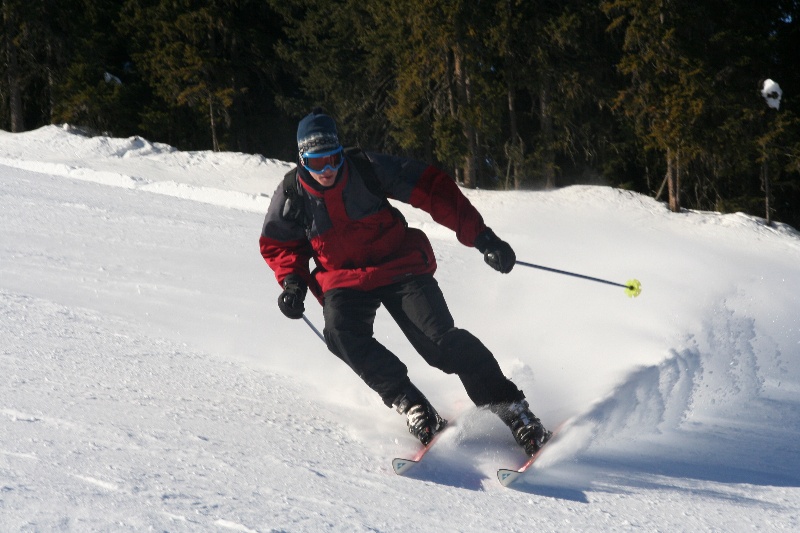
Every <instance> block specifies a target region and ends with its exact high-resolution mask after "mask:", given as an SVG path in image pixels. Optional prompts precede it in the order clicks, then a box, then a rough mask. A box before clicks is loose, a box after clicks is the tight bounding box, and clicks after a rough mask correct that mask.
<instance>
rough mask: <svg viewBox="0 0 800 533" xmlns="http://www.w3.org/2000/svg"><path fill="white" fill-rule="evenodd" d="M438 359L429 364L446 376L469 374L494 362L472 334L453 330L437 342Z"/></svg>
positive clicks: (488, 352)
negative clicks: (446, 374)
mask: <svg viewBox="0 0 800 533" xmlns="http://www.w3.org/2000/svg"><path fill="white" fill-rule="evenodd" d="M438 345H439V359H438V361H436V362H431V363H432V364H434V366H436V367H437V368H439V369H441V370H442V371H444V372H446V373H448V374H469V373H474V372H476V371H478V370H480V369H481V368H482V367H484V366H485V365H486V364H487V363H490V362H492V361H494V355H492V352H490V351H489V349H488V348H487V347H486V346H484V345H483V343H482V342H481V341H480V340H479V339H478V338H477V337H476V336H475V335H473V334H472V333H470V332H469V331H467V330H465V329H459V328H453V329H451V330H450V331H448V332H447V333H445V334H444V335H443V336H442V338H441V339H439V342H438Z"/></svg>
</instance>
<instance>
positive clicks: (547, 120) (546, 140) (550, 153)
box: [539, 81, 556, 189]
mask: <svg viewBox="0 0 800 533" xmlns="http://www.w3.org/2000/svg"><path fill="white" fill-rule="evenodd" d="M539 121H540V124H541V134H542V136H541V140H542V144H544V150H542V178H543V179H544V186H545V189H555V187H556V154H555V151H554V150H553V137H554V133H553V116H552V115H551V114H550V89H549V87H548V82H547V81H545V82H543V83H542V87H541V88H540V90H539Z"/></svg>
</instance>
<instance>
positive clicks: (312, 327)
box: [303, 315, 325, 342]
mask: <svg viewBox="0 0 800 533" xmlns="http://www.w3.org/2000/svg"><path fill="white" fill-rule="evenodd" d="M303 320H304V321H305V323H306V324H308V327H310V328H311V331H313V332H314V333H316V334H317V337H319V338H320V340H322V342H325V337H323V336H322V333H320V332H319V330H318V329H317V328H315V327H314V324H312V323H311V321H310V320H309V319H308V317H307V316H306V315H303Z"/></svg>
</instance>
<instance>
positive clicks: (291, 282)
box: [259, 108, 551, 455]
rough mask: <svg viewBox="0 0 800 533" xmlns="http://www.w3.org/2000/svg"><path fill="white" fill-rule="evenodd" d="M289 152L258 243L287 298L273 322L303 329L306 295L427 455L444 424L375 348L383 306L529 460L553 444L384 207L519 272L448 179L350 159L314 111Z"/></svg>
mask: <svg viewBox="0 0 800 533" xmlns="http://www.w3.org/2000/svg"><path fill="white" fill-rule="evenodd" d="M297 149H298V154H299V164H298V166H297V168H296V169H294V170H292V171H291V173H290V174H287V177H286V179H285V180H284V183H282V184H281V185H280V186H279V187H278V189H277V190H276V191H275V194H274V196H273V197H272V201H271V203H270V206H269V209H268V211H267V215H266V218H265V220H264V225H263V228H262V232H261V238H260V241H259V244H260V247H261V255H262V256H263V257H264V259H265V260H266V262H267V264H268V265H269V267H270V268H271V269H272V270H273V271H274V273H275V277H276V279H277V280H278V283H279V284H280V285H281V287H282V288H283V292H282V293H281V294H280V296H279V298H278V307H279V308H280V310H281V312H283V314H284V315H286V316H287V317H289V318H293V319H299V318H302V317H303V313H304V312H305V306H304V299H305V296H306V292H307V291H308V290H309V289H310V290H311V292H312V293H313V294H314V295H315V296H316V297H317V299H318V300H319V301H320V303H321V304H322V307H323V315H324V320H325V327H324V337H325V342H326V344H327V346H328V349H329V350H330V351H331V352H333V353H334V354H335V355H336V356H337V357H339V358H340V359H341V360H342V361H344V362H345V363H347V365H349V366H350V368H352V369H353V371H355V372H356V373H357V374H358V375H359V377H361V379H362V380H363V381H364V382H365V383H366V384H367V385H368V386H369V387H371V388H372V389H373V390H374V391H375V392H377V393H378V394H379V395H380V397H381V399H382V400H383V402H384V403H385V404H386V405H387V406H388V407H394V408H395V409H396V410H397V411H398V412H399V413H401V414H404V415H406V417H407V425H408V429H409V431H410V432H411V434H412V435H414V436H415V437H416V438H418V439H419V440H420V442H422V443H423V444H424V445H427V444H428V443H429V442H430V441H431V439H432V438H433V436H434V435H435V434H436V433H437V432H439V431H440V430H441V429H442V428H443V427H444V426H445V425H446V423H447V421H446V420H444V419H443V418H442V417H441V416H439V414H438V413H437V412H436V410H435V409H434V408H433V406H432V405H431V404H430V402H429V401H428V400H427V399H426V398H425V396H424V395H423V394H422V392H420V391H419V389H417V388H416V387H415V386H414V385H413V384H412V383H411V381H410V379H409V377H408V373H407V368H406V366H405V364H403V362H402V361H400V359H398V358H397V356H395V355H394V354H393V353H392V352H390V351H389V350H388V349H387V348H386V347H384V346H383V345H382V344H380V343H379V342H378V341H377V340H376V339H375V338H374V335H373V324H374V321H375V315H376V312H377V310H378V307H379V306H380V305H383V306H384V307H385V308H386V310H387V311H388V312H389V313H390V315H391V316H392V318H393V319H394V320H395V321H396V322H397V324H398V325H399V326H400V328H401V330H402V331H403V333H404V334H405V336H406V337H407V338H408V340H409V342H410V343H411V344H412V345H413V346H414V348H415V349H416V350H417V352H419V354H420V355H421V356H422V357H423V358H424V359H425V361H426V362H427V363H428V364H430V365H431V366H434V367H436V368H439V369H440V370H442V371H444V372H446V373H448V374H456V375H457V376H458V377H459V378H460V379H461V382H462V383H463V385H464V388H465V390H466V392H467V395H468V396H469V398H470V399H471V400H472V401H473V402H474V403H475V404H476V405H477V406H479V407H483V406H485V407H487V408H488V409H490V410H491V411H492V412H494V413H496V414H497V415H498V416H499V417H500V418H501V419H502V420H503V422H505V423H506V425H508V426H509V428H510V429H511V431H512V433H513V435H514V438H515V440H516V441H517V442H518V443H519V444H520V445H521V446H522V447H523V448H524V449H525V451H526V452H527V453H528V454H529V455H533V454H535V453H536V452H537V451H538V450H539V449H540V448H541V447H542V445H543V444H544V443H545V442H546V441H547V440H548V439H549V438H550V436H551V433H550V432H549V431H547V430H546V429H545V428H544V427H543V426H542V424H541V422H540V421H539V419H538V418H536V417H535V416H534V415H533V413H532V412H531V411H530V408H529V406H528V403H527V401H526V400H525V395H524V394H523V393H522V392H521V391H520V390H519V389H518V388H517V387H516V385H514V383H512V382H511V381H510V380H509V379H507V378H506V377H505V376H504V375H503V373H502V371H501V369H500V366H499V365H498V363H497V361H496V360H495V358H494V355H492V353H491V352H490V351H489V350H488V349H487V348H486V347H485V346H484V345H483V343H481V341H480V340H478V339H477V338H476V337H475V336H474V335H472V334H471V333H469V332H468V331H466V330H464V329H459V328H457V327H455V324H454V322H453V317H452V316H451V314H450V311H449V310H448V307H447V304H446V302H445V300H444V296H443V295H442V291H441V290H440V288H439V285H438V283H437V282H436V280H435V279H434V277H433V274H434V272H435V270H436V259H435V257H434V254H433V249H432V248H431V244H430V241H429V240H428V238H427V236H426V235H425V234H424V233H423V232H422V231H421V230H419V229H416V228H409V227H408V226H407V225H406V223H405V220H404V218H403V216H402V215H401V214H400V212H399V211H398V210H397V209H395V208H394V207H392V206H391V204H390V203H389V202H388V201H387V197H389V198H392V199H394V200H398V201H402V202H405V203H408V204H410V205H412V206H414V207H417V208H420V209H423V210H425V211H426V212H428V213H429V214H430V215H431V217H432V218H433V220H435V221H436V222H438V223H439V224H442V225H444V226H446V227H448V228H450V229H451V230H453V231H455V233H456V237H457V238H458V240H459V241H460V242H461V243H462V244H464V245H466V246H470V247H473V246H474V247H475V248H477V249H478V250H479V251H480V252H481V253H483V254H484V259H485V261H486V263H487V264H489V266H491V267H492V268H494V269H495V270H498V271H499V272H502V273H508V272H510V271H511V269H512V268H513V266H514V263H515V262H516V256H515V254H514V251H513V250H512V249H511V247H510V246H509V245H508V243H506V242H504V241H502V240H500V239H499V238H498V237H497V236H496V235H495V234H494V232H492V230H491V229H489V228H488V227H486V225H485V224H484V222H483V218H482V217H481V215H480V214H479V213H478V211H477V210H476V209H475V208H474V207H473V206H472V205H471V204H470V202H469V200H467V198H466V197H465V196H464V195H463V194H462V193H461V191H460V189H459V188H458V186H457V185H456V183H455V182H454V180H453V179H452V178H451V177H450V176H448V175H447V174H446V173H444V172H443V171H441V170H439V169H437V168H435V167H434V166H431V165H427V164H424V163H420V162H418V161H413V160H409V159H405V158H400V157H394V156H389V155H385V154H376V153H364V152H360V151H355V152H351V151H347V152H346V151H345V150H344V149H343V147H342V145H341V144H340V142H339V137H338V132H337V129H336V124H335V122H334V120H333V119H332V118H331V117H330V116H328V115H327V114H325V113H324V112H323V111H322V110H321V109H319V108H315V109H314V110H313V111H312V112H311V113H310V114H309V115H307V116H306V117H304V118H303V119H302V120H301V121H300V122H299V124H298V127H297ZM312 259H313V260H314V263H315V266H316V268H315V269H314V270H313V271H311V270H310V269H309V261H310V260H312Z"/></svg>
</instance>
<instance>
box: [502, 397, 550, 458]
mask: <svg viewBox="0 0 800 533" xmlns="http://www.w3.org/2000/svg"><path fill="white" fill-rule="evenodd" d="M491 410H492V411H493V412H494V413H495V414H496V415H497V416H499V417H500V419H501V420H502V421H503V422H505V424H506V425H507V426H508V427H509V428H510V429H511V434H512V435H514V440H516V441H517V444H519V445H520V446H522V448H523V449H524V450H525V453H527V454H528V455H530V456H531V457H533V456H534V455H536V452H538V451H539V450H541V449H542V446H544V445H545V443H546V442H547V441H548V440H550V438H551V437H552V436H553V434H552V432H550V431H547V430H546V429H545V427H544V426H543V425H542V422H541V420H539V419H538V418H536V416H534V414H533V413H532V412H531V410H530V406H529V405H528V402H527V401H526V400H518V401H516V402H512V403H510V404H502V405H497V406H493V408H492V409H491Z"/></svg>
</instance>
